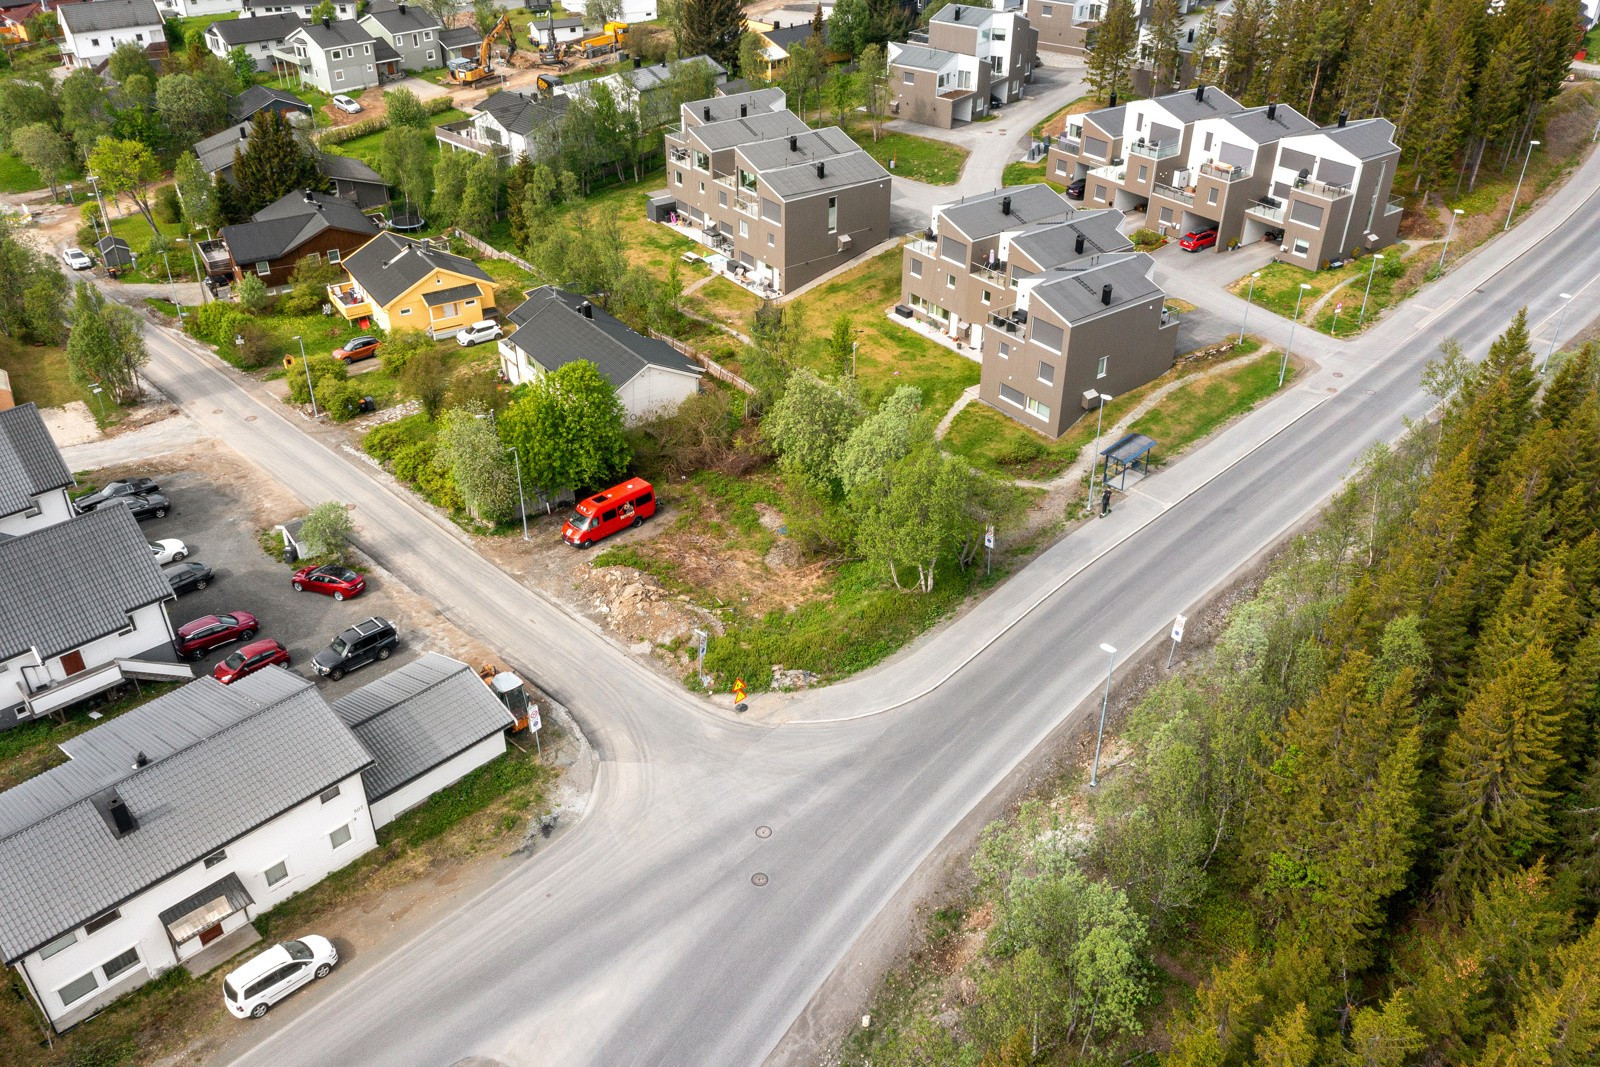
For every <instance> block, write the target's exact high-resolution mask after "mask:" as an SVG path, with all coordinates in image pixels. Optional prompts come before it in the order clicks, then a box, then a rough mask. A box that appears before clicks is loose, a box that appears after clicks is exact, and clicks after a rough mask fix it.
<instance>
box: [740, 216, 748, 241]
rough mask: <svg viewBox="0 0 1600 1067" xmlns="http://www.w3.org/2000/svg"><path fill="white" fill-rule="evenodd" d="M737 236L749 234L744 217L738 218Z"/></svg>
mask: <svg viewBox="0 0 1600 1067" xmlns="http://www.w3.org/2000/svg"><path fill="white" fill-rule="evenodd" d="M739 236H740V237H749V236H750V224H749V223H748V222H746V221H745V220H744V219H740V220H739Z"/></svg>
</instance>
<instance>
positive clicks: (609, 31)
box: [578, 22, 628, 59]
mask: <svg viewBox="0 0 1600 1067" xmlns="http://www.w3.org/2000/svg"><path fill="white" fill-rule="evenodd" d="M627 32H628V24H627V23H626V22H608V23H606V26H605V29H604V30H602V31H601V32H600V33H597V34H595V35H594V36H593V37H585V38H584V39H583V40H581V41H579V42H578V47H579V48H580V49H582V50H583V55H584V58H585V59H593V58H594V57H595V56H601V55H605V54H606V53H607V52H615V51H616V50H617V49H619V48H621V47H622V37H623V35H624V34H626V33H627Z"/></svg>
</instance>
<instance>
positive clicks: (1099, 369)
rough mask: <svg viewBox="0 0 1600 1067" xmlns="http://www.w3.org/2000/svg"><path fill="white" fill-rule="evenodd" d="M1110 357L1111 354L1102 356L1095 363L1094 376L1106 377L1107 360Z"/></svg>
mask: <svg viewBox="0 0 1600 1067" xmlns="http://www.w3.org/2000/svg"><path fill="white" fill-rule="evenodd" d="M1110 358H1111V357H1110V356H1101V357H1100V362H1099V363H1097V364H1095V368H1094V376H1095V377H1096V378H1104V377H1105V376H1106V360H1108V359H1110Z"/></svg>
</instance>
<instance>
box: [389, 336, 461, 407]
mask: <svg viewBox="0 0 1600 1067" xmlns="http://www.w3.org/2000/svg"><path fill="white" fill-rule="evenodd" d="M400 389H401V391H402V392H404V393H405V394H406V395H407V396H409V397H410V398H411V399H413V400H415V401H416V402H417V403H418V404H419V405H421V407H422V411H423V414H425V415H427V416H428V418H430V419H433V418H437V417H438V415H439V411H440V409H441V408H442V407H443V406H444V398H445V394H446V393H448V392H449V390H450V377H449V374H448V373H447V372H446V370H445V365H444V357H443V356H441V355H440V354H439V350H438V349H437V348H435V347H432V346H429V347H427V348H424V349H421V350H420V351H417V352H416V353H414V354H413V355H412V356H411V357H410V358H409V359H407V360H406V361H405V364H404V365H403V366H402V367H401V369H400Z"/></svg>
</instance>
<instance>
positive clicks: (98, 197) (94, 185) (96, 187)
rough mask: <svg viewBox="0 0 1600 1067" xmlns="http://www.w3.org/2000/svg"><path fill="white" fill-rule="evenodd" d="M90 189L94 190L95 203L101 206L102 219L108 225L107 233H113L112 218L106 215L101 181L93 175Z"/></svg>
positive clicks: (90, 179)
mask: <svg viewBox="0 0 1600 1067" xmlns="http://www.w3.org/2000/svg"><path fill="white" fill-rule="evenodd" d="M89 188H91V189H93V190H94V202H95V203H97V204H99V205H100V218H101V219H102V220H103V221H104V222H105V224H106V233H108V234H109V233H110V232H111V216H110V215H107V214H106V202H105V198H104V197H102V196H101V195H100V179H99V178H97V177H95V176H94V175H93V174H91V175H89Z"/></svg>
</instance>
